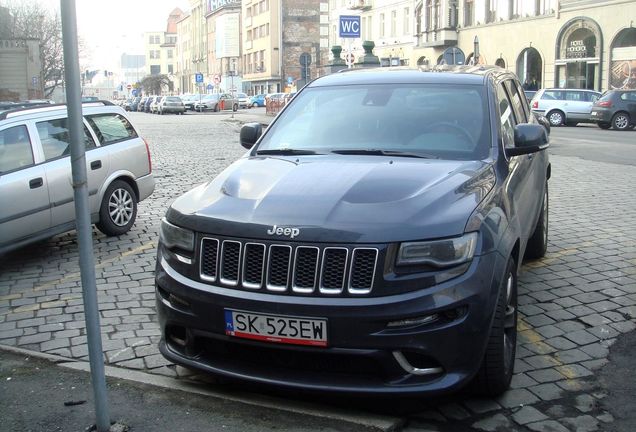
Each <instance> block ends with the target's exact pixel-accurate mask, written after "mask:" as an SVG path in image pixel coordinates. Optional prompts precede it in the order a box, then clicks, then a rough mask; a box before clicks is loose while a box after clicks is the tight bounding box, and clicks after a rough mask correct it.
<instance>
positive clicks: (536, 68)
mask: <svg viewBox="0 0 636 432" xmlns="http://www.w3.org/2000/svg"><path fill="white" fill-rule="evenodd" d="M517 76H518V77H519V81H521V82H522V83H523V87H524V89H526V87H527V86H531V87H533V90H539V89H540V88H542V87H543V60H542V59H541V54H539V51H537V50H536V49H535V48H532V47H528V48H526V49H524V50H523V51H521V54H519V57H517ZM533 83H536V84H533ZM534 87H536V88H534Z"/></svg>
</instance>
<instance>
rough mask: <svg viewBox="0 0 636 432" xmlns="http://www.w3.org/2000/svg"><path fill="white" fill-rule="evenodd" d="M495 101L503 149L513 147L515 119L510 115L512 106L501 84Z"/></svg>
mask: <svg viewBox="0 0 636 432" xmlns="http://www.w3.org/2000/svg"><path fill="white" fill-rule="evenodd" d="M497 101H498V105H499V118H500V119H501V137H502V139H503V145H504V147H513V146H514V144H515V124H516V122H515V118H514V115H513V114H512V106H511V104H510V101H509V100H508V96H507V95H506V91H505V90H504V87H503V84H499V85H498V86H497Z"/></svg>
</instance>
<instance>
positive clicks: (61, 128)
mask: <svg viewBox="0 0 636 432" xmlns="http://www.w3.org/2000/svg"><path fill="white" fill-rule="evenodd" d="M36 127H37V130H38V135H39V136H40V142H41V143H42V150H43V151H44V159H46V160H47V161H48V160H51V159H56V158H59V157H62V156H68V155H70V154H71V134H70V131H69V129H68V119H66V118H63V119H56V120H47V121H43V122H38V123H36ZM84 146H85V148H86V150H90V149H92V148H95V142H94V141H93V138H92V137H91V136H90V134H89V133H88V130H87V129H86V126H84Z"/></svg>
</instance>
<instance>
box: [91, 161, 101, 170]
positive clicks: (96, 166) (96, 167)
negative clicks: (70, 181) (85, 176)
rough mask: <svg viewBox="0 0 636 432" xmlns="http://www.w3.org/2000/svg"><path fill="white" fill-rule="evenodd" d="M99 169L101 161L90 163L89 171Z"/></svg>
mask: <svg viewBox="0 0 636 432" xmlns="http://www.w3.org/2000/svg"><path fill="white" fill-rule="evenodd" d="M101 167H102V161H100V160H96V161H93V162H91V169H92V170H96V169H100V168H101Z"/></svg>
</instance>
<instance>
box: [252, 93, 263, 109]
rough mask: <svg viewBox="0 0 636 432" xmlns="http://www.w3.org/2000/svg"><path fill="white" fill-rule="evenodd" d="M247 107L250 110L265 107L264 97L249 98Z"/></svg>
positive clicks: (260, 95) (261, 95)
mask: <svg viewBox="0 0 636 432" xmlns="http://www.w3.org/2000/svg"><path fill="white" fill-rule="evenodd" d="M249 106H250V107H251V108H257V107H264V106H265V95H264V94H258V95H254V96H252V97H251V98H250V104H249Z"/></svg>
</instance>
